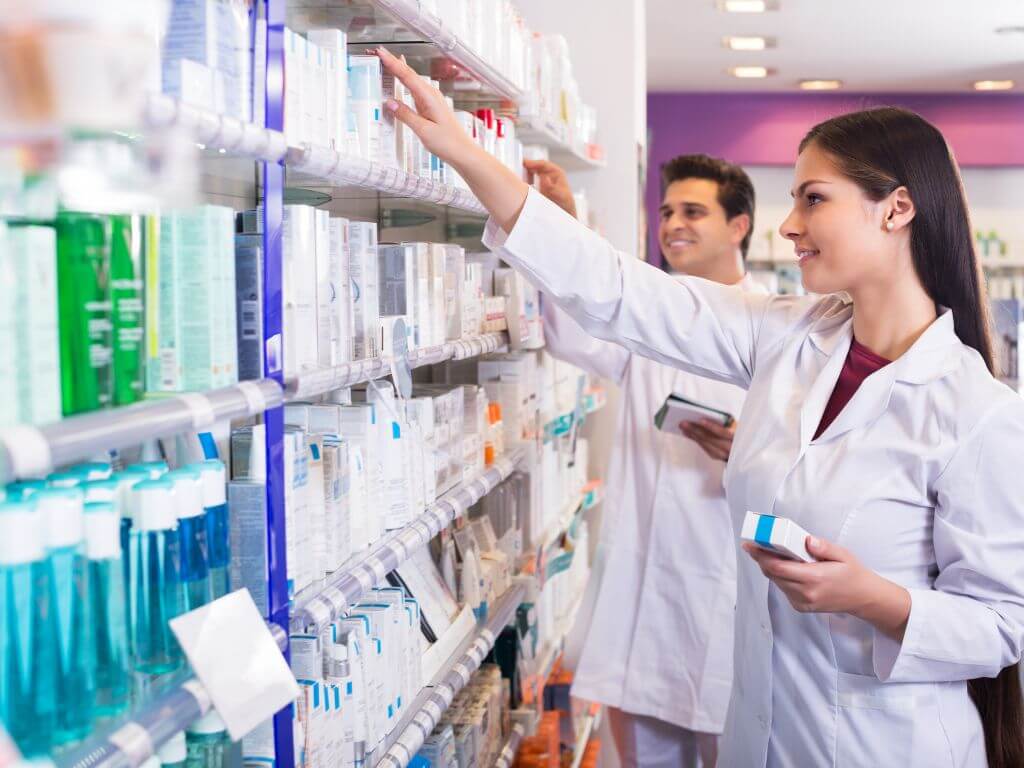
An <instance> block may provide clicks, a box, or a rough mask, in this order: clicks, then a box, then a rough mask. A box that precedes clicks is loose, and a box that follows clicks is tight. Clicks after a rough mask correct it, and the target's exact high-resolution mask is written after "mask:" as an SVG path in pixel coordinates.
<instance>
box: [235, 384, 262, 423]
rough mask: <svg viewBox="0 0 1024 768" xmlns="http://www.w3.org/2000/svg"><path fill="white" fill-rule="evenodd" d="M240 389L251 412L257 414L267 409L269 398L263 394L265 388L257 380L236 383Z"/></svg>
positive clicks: (253, 414)
mask: <svg viewBox="0 0 1024 768" xmlns="http://www.w3.org/2000/svg"><path fill="white" fill-rule="evenodd" d="M235 386H236V387H238V391H239V392H241V393H242V397H244V398H245V404H246V405H247V406H248V407H249V414H250V415H251V416H255V415H256V414H258V413H263V411H265V410H267V399H266V398H265V397H264V396H263V390H262V389H260V385H259V384H257V383H256V382H255V381H240V382H238V383H237V384H236V385H235Z"/></svg>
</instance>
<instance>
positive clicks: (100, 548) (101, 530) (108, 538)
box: [85, 501, 121, 560]
mask: <svg viewBox="0 0 1024 768" xmlns="http://www.w3.org/2000/svg"><path fill="white" fill-rule="evenodd" d="M85 556H86V557H88V558H89V559H90V560H112V559H117V558H120V557H121V516H120V515H118V514H117V509H116V508H115V507H114V505H113V504H111V503H110V502H108V501H90V502H86V504H85Z"/></svg>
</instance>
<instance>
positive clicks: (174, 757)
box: [156, 731, 188, 768]
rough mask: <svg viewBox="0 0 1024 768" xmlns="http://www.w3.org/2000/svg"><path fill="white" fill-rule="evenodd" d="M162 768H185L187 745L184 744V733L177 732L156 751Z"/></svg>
mask: <svg viewBox="0 0 1024 768" xmlns="http://www.w3.org/2000/svg"><path fill="white" fill-rule="evenodd" d="M156 756H157V757H158V758H160V765H162V766H163V768H185V766H186V765H187V757H188V745H187V744H186V743H185V732H184V731H179V732H178V733H176V734H174V735H173V736H171V738H169V739H168V740H167V741H166V742H165V743H164V744H163V745H162V746H161V747H160V748H159V749H158V750H157V751H156Z"/></svg>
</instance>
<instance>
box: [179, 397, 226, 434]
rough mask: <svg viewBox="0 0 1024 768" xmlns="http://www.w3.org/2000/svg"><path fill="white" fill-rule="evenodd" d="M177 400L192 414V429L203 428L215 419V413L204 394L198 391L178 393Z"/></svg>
mask: <svg viewBox="0 0 1024 768" xmlns="http://www.w3.org/2000/svg"><path fill="white" fill-rule="evenodd" d="M178 400H180V401H181V402H182V403H184V404H185V407H186V408H188V410H189V413H191V414H192V429H204V428H205V427H209V426H210V425H211V424H213V422H215V421H216V420H217V415H216V413H214V410H213V406H212V405H211V404H210V401H209V400H208V399H207V397H206V395H201V394H199V393H198V392H185V393H183V394H180V395H178Z"/></svg>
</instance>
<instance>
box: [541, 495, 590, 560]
mask: <svg viewBox="0 0 1024 768" xmlns="http://www.w3.org/2000/svg"><path fill="white" fill-rule="evenodd" d="M588 495H589V493H588V492H587V491H579V492H578V493H576V494H575V495H574V496H573V497H572V498H571V499H570V500H569V501H567V502H566V503H565V505H564V506H563V507H562V511H561V513H560V514H559V515H558V519H557V520H556V521H555V522H554V523H552V524H551V526H550V527H549V528H548V530H547V532H546V533H545V534H544V538H543V539H541V546H540V549H541V551H543V550H546V549H548V548H549V547H550V546H551V545H552V544H554V543H555V542H556V541H558V539H560V538H561V537H562V534H564V533H565V532H566V531H567V530H568V529H569V526H570V525H572V521H573V520H575V519H576V513H577V512H579V510H580V507H582V506H583V505H584V503H585V502H586V500H587V496H588Z"/></svg>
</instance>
